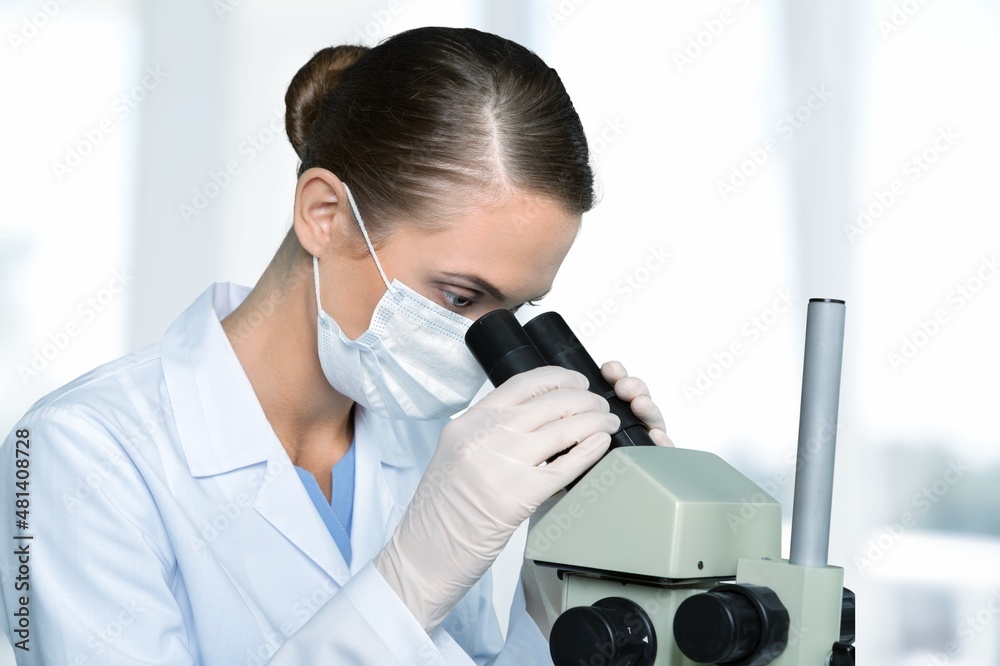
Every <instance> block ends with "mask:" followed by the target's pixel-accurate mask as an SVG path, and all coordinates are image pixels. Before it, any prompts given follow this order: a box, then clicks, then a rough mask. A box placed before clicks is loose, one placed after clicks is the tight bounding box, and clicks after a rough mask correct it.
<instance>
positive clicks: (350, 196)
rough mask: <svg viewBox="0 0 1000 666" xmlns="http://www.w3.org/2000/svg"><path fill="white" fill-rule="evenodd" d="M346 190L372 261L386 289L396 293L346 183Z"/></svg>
mask: <svg viewBox="0 0 1000 666" xmlns="http://www.w3.org/2000/svg"><path fill="white" fill-rule="evenodd" d="M344 189H345V190H347V200H348V201H350V202H351V210H353V211H354V217H356V218H357V219H358V226H360V227H361V234H362V235H363V236H364V237H365V243H367V244H368V251H369V252H371V255H372V259H374V260H375V265H376V266H377V267H378V272H379V274H380V275H381V276H382V281H383V282H385V288H386V289H387V290H389V292H391V293H395V290H394V289H393V288H392V286H390V285H389V278H387V277H386V276H385V271H384V270H382V263H381V262H380V261H379V260H378V255H376V254H375V248H374V247H373V246H372V241H371V239H370V238H368V230H367V229H365V223H364V221H363V220H362V219H361V213H359V212H358V205H357V204H356V203H354V197H353V196H352V195H351V188H349V187H348V186H347V183H344ZM317 293H318V292H317Z"/></svg>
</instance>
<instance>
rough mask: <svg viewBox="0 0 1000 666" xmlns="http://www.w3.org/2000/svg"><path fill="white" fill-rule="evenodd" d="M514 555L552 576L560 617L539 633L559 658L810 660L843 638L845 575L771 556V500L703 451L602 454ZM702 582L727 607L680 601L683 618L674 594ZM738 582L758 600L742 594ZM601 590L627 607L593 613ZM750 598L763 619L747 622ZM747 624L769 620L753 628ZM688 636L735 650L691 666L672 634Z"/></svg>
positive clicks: (822, 658)
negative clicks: (728, 601)
mask: <svg viewBox="0 0 1000 666" xmlns="http://www.w3.org/2000/svg"><path fill="white" fill-rule="evenodd" d="M525 557H526V558H527V559H530V560H533V561H534V562H535V564H536V565H538V566H549V567H554V568H556V569H557V570H558V571H559V572H560V576H561V578H562V583H563V598H562V608H561V609H560V610H561V611H562V612H563V614H562V615H561V616H560V620H559V623H557V625H556V626H554V627H553V635H552V637H551V639H550V640H551V641H552V646H553V653H554V654H556V653H557V652H559V651H560V650H565V652H564V653H563V654H564V656H563V657H562V658H561V659H560V660H561V661H563V662H564V663H574V664H577V663H579V664H586V665H588V666H590V665H591V664H593V665H594V666H596V665H597V664H602V665H604V666H613V665H617V664H621V665H622V666H633V665H639V664H647V665H649V666H680V665H683V666H694V665H696V664H702V663H723V664H745V665H747V666H749V665H750V664H765V663H769V664H774V665H776V666H805V665H807V664H815V665H817V666H819V665H821V664H826V663H827V661H826V660H827V655H828V654H829V653H830V652H831V646H833V644H834V643H835V642H837V641H838V640H840V632H839V631H838V628H839V627H840V621H841V620H840V611H841V603H842V592H843V569H841V568H839V567H822V568H807V567H798V566H794V565H791V564H789V563H788V562H787V561H786V560H782V559H781V506H780V504H778V502H777V501H776V500H774V499H773V498H772V497H771V496H769V495H768V494H767V493H765V492H764V491H763V490H762V489H761V488H760V487H759V486H757V485H756V484H754V483H753V482H752V481H750V480H749V479H748V478H746V477H745V476H743V475H742V474H740V473H739V472H738V471H737V470H736V469H734V468H733V467H732V466H730V465H729V464H728V463H726V462H725V461H723V460H722V459H721V458H719V457H718V456H716V455H714V454H711V453H708V452H703V451H694V450H689V449H676V448H667V447H623V448H618V449H614V450H612V451H611V452H609V453H608V454H607V455H606V456H605V457H604V458H603V459H602V460H601V461H600V462H599V463H598V464H597V465H595V466H594V467H593V468H592V469H591V470H590V471H589V472H588V473H587V474H586V475H585V476H583V477H582V478H581V479H580V481H579V482H578V483H577V484H576V485H575V486H574V487H573V488H572V489H570V490H569V491H568V492H567V493H566V495H565V496H564V497H563V498H562V499H561V500H560V501H559V502H557V503H556V504H555V505H553V506H552V508H551V509H550V510H549V511H548V512H547V513H546V514H545V516H543V517H542V518H541V519H540V520H538V521H537V523H536V524H535V525H534V526H533V527H532V528H531V530H530V531H529V533H528V540H527V545H526V549H525ZM726 581H729V582H730V583H731V582H732V581H735V582H736V585H732V584H726ZM736 588H742V589H736ZM712 590H728V594H729V595H730V596H731V597H732V600H733V601H735V602H736V605H735V606H734V607H733V608H726V607H725V604H722V605H721V606H720V605H718V604H714V603H712V602H709V603H708V604H707V606H706V605H704V604H702V605H701V607H695V608H691V604H688V612H687V613H686V618H687V619H686V620H685V621H683V622H682V619H684V616H685V613H684V611H681V612H680V613H679V610H680V609H681V605H682V604H683V603H684V602H685V600H687V599H688V598H689V597H694V596H695V595H704V594H705V593H707V592H710V591H712ZM745 590H753V591H754V592H753V593H754V594H755V595H757V596H758V598H756V599H752V600H751V601H750V602H747V601H746V600H745V599H743V598H742V596H743V595H742V592H744V591H745ZM737 593H740V594H737ZM724 594H725V593H724ZM609 598H613V599H624V600H627V601H629V602H631V604H633V605H634V607H631V606H628V604H622V603H619V604H618V606H617V607H615V608H611V609H609V610H602V609H601V607H600V606H601V602H602V600H606V599H609ZM706 599H707V598H706ZM807 600H808V601H807ZM693 601H695V602H696V601H698V600H697V599H696V600H693ZM595 604H597V605H598V608H597V610H596V611H591V609H592V608H593V607H594V605H595ZM751 606H755V607H756V608H755V610H756V611H758V612H759V613H760V614H762V615H763V616H764V617H763V620H755V619H753V618H751V619H750V620H749V621H747V620H746V619H745V617H744V614H745V613H746V612H748V609H749V607H751ZM636 608H638V609H641V613H640V612H638V611H636ZM581 610H585V611H588V612H586V613H581V612H579V611H581ZM566 611H571V612H570V613H566ZM574 613H575V614H576V615H577V616H578V617H571V615H573V614H574ZM720 614H721V617H720ZM595 615H599V616H600V617H594V616H595ZM755 622H763V624H765V625H768V623H769V626H766V627H761V628H759V629H760V631H759V633H760V635H758V636H750V635H748V634H747V633H746V631H747V625H748V624H749V625H751V626H757V625H755V624H754V623H755ZM647 626H648V627H649V628H651V631H649V630H648V629H647ZM675 627H676V628H677V630H678V631H679V632H682V634H681V635H678V636H675ZM602 637H603V639H604V640H603V642H605V643H606V646H605V645H602V644H601V643H602ZM699 640H701V641H708V642H711V643H717V642H719V641H721V642H727V641H728V642H731V643H733V645H732V646H730V647H731V648H732V649H730V648H729V647H727V646H724V645H715V646H712V647H710V650H715V651H716V655H715V656H719V655H722V654H723V653H726V652H729V653H730V654H735V655H736V656H737V657H738V658H736V659H728V658H727V660H726V661H693V660H692V659H691V658H689V657H687V656H685V654H684V653H683V652H682V651H681V649H680V647H679V644H678V642H679V641H680V642H681V643H684V642H685V641H687V643H689V644H690V643H691V642H692V641H699ZM560 643H562V644H563V645H561V644H560ZM629 643H636V644H643V645H638V646H637V647H636V646H630V645H629ZM738 643H742V644H743V646H744V650H743V652H745V653H746V652H748V654H742V655H741V653H740V652H739V646H738V645H737V644H738ZM646 646H648V648H647V647H646ZM639 648H642V649H639ZM574 650H579V651H580V652H579V656H577V654H576V652H574ZM733 650H735V652H733ZM689 651H691V650H690V649H689ZM595 654H596V655H597V657H596V659H595V657H594V656H593V655H595ZM588 655H590V658H588ZM629 655H633V656H635V658H633V657H630V656H629ZM639 655H642V658H638V656H639ZM706 658H714V657H708V656H707V654H706ZM557 663H559V661H557Z"/></svg>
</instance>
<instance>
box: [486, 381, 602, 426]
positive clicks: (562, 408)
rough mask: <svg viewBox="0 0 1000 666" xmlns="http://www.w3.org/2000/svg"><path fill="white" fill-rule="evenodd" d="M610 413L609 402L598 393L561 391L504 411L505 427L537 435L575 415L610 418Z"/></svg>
mask: <svg viewBox="0 0 1000 666" xmlns="http://www.w3.org/2000/svg"><path fill="white" fill-rule="evenodd" d="M610 410H611V406H610V405H609V404H608V401H607V400H605V399H604V398H602V397H601V396H599V395H597V394H596V393H591V392H590V391H587V390H585V389H578V388H558V389H555V390H554V391H548V392H546V393H543V394H541V395H539V396H536V397H534V398H531V399H530V400H528V401H527V402H524V403H521V404H520V405H515V406H513V407H508V408H507V409H505V410H504V417H503V419H504V423H503V425H505V426H506V427H508V428H510V429H512V430H516V431H517V432H534V431H536V430H539V429H541V428H543V427H545V426H546V425H548V424H550V423H554V422H557V421H560V420H562V419H567V418H569V417H571V416H574V415H576V414H585V413H587V412H596V413H602V414H607V413H609V412H610Z"/></svg>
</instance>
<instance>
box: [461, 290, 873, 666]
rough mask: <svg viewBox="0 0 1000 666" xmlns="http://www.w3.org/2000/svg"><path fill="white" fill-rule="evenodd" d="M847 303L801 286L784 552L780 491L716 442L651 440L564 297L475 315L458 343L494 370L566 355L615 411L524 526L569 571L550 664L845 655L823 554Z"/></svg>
mask: <svg viewBox="0 0 1000 666" xmlns="http://www.w3.org/2000/svg"><path fill="white" fill-rule="evenodd" d="M845 310H846V308H845V304H844V302H843V301H840V300H834V299H818V298H814V299H811V300H810V301H809V306H808V313H807V321H806V339H805V361H804V366H803V376H802V402H801V407H800V417H799V434H798V459H797V462H796V474H795V491H794V504H793V511H792V533H791V550H790V556H789V558H788V559H782V557H781V506H780V505H779V504H778V502H777V501H776V500H775V499H774V498H772V497H771V496H770V495H768V494H767V493H766V492H764V490H762V489H761V488H760V487H759V486H757V485H756V484H755V483H753V482H752V481H751V480H750V479H748V478H746V477H745V476H743V475H742V474H740V473H739V472H738V471H737V470H736V469H735V468H733V467H732V466H730V465H729V464H727V463H726V462H725V461H723V460H722V459H721V458H719V457H718V456H716V455H714V454H712V453H708V452H704V451H695V450H691V449H681V448H670V447H658V446H654V445H653V442H652V440H651V439H650V437H649V434H648V430H647V428H646V425H645V424H644V423H643V422H642V421H640V420H639V419H638V418H637V417H636V416H635V415H634V414H633V413H632V410H631V407H630V406H629V405H628V403H626V402H625V401H623V400H621V399H619V398H617V396H616V395H615V393H614V389H613V388H612V387H611V386H610V385H609V384H608V383H607V382H606V381H605V380H604V378H603V377H602V375H601V372H600V368H599V367H598V366H597V364H596V363H595V362H594V360H593V359H592V358H591V356H590V355H589V353H588V352H587V351H586V350H585V349H584V347H583V345H582V344H581V343H580V341H579V340H578V339H577V337H576V336H575V335H574V334H573V332H572V330H571V329H570V328H569V326H568V325H567V324H566V322H565V321H564V320H563V318H562V317H561V316H559V315H558V314H557V313H554V312H549V313H545V314H541V315H539V316H537V317H535V318H534V319H532V320H531V321H529V322H528V323H526V324H524V326H523V327H522V326H521V324H520V323H519V322H518V321H517V319H516V318H515V317H514V315H513V314H512V313H511V312H510V311H508V310H495V311H493V312H490V313H488V314H486V315H484V316H483V317H481V318H480V319H478V320H477V321H476V322H474V323H473V325H472V327H471V328H470V329H469V331H468V333H467V334H466V344H467V345H468V346H469V348H470V350H472V353H473V355H474V356H475V357H476V359H477V360H478V361H479V363H480V365H482V367H483V369H484V370H485V371H486V373H487V375H488V376H489V378H490V381H491V382H492V383H493V385H494V386H499V385H500V384H502V383H503V382H504V381H506V380H507V379H509V378H510V377H511V376H513V375H515V374H517V373H519V372H525V371H527V370H531V369H532V368H536V367H539V366H543V365H558V366H562V367H565V368H569V369H571V370H576V371H578V372H581V373H583V374H584V375H585V376H586V377H587V378H588V379H589V380H590V390H591V391H593V392H595V393H597V394H598V395H601V396H603V397H605V398H606V399H607V400H608V402H609V404H610V405H611V411H612V412H613V413H615V414H616V415H618V416H619V418H620V419H621V428H620V430H619V431H618V432H616V433H614V435H612V438H611V446H610V447H609V449H608V452H607V453H606V454H605V455H604V457H603V458H602V459H601V460H600V461H598V462H597V463H596V464H595V465H594V466H593V467H592V468H591V469H590V470H588V471H587V472H585V473H584V474H583V475H582V476H581V477H580V478H579V479H577V480H576V481H575V482H574V483H573V484H571V485H570V486H569V487H568V488H567V492H566V493H565V495H564V496H563V497H562V498H561V499H560V500H559V501H558V502H557V503H556V504H554V505H553V506H552V507H551V509H549V511H548V512H547V513H546V514H545V515H544V516H543V517H542V518H541V519H540V520H539V521H538V522H537V523H536V524H535V525H534V526H533V527H532V528H531V529H530V530H529V532H528V540H527V545H526V548H525V557H526V558H527V559H530V560H532V561H533V562H534V563H535V564H536V565H538V566H544V567H552V568H554V569H555V570H556V571H557V572H558V575H559V579H560V580H561V582H562V607H561V613H560V614H559V616H558V618H557V619H556V620H555V622H554V624H553V625H552V631H551V634H550V638H549V644H550V652H551V655H552V660H553V662H554V663H555V665H556V666H693V665H695V664H720V665H726V666H763V665H764V664H773V665H774V666H853V665H854V663H855V649H854V645H853V643H854V594H853V593H852V592H851V591H850V590H847V589H845V588H844V570H843V569H842V568H841V567H836V566H831V565H829V564H828V563H827V555H828V550H829V535H830V507H831V502H832V496H833V465H834V452H835V446H836V424H837V412H838V405H839V396H840V373H841V365H842V356H843V342H844V315H845Z"/></svg>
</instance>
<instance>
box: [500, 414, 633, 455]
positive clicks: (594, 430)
mask: <svg viewBox="0 0 1000 666" xmlns="http://www.w3.org/2000/svg"><path fill="white" fill-rule="evenodd" d="M619 427H621V421H620V420H619V418H618V417H617V416H615V415H614V414H611V413H608V412H586V413H583V414H574V415H573V416H570V417H568V418H565V419H561V420H559V421H554V422H552V423H550V424H548V425H546V426H544V427H542V428H539V429H538V430H536V431H535V433H534V435H533V436H531V437H528V438H525V439H521V440H520V441H518V443H517V447H518V450H517V454H516V455H517V456H518V458H519V459H520V460H523V461H524V462H525V463H526V464H529V465H540V464H542V461H544V460H548V459H549V458H551V457H552V456H554V455H556V454H558V453H562V452H563V451H565V450H566V449H568V448H570V447H572V446H574V445H579V444H582V443H583V442H585V441H587V439H589V438H590V437H593V436H594V435H595V434H599V435H605V434H606V435H608V439H609V440H610V437H611V433H613V432H617V430H618V428H619Z"/></svg>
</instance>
